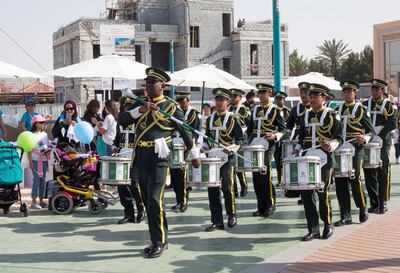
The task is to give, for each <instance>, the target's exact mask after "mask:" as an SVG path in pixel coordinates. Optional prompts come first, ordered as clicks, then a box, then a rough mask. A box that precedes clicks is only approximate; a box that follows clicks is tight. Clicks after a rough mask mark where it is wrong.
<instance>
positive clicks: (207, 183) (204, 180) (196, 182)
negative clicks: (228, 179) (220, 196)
mask: <svg viewBox="0 0 400 273" xmlns="http://www.w3.org/2000/svg"><path fill="white" fill-rule="evenodd" d="M220 168H221V159H219V158H202V159H201V165H200V167H199V168H197V169H196V168H195V167H193V166H192V165H191V164H188V169H189V170H188V175H187V182H188V184H189V186H190V187H192V188H195V189H201V190H204V189H206V188H214V187H221V177H220Z"/></svg>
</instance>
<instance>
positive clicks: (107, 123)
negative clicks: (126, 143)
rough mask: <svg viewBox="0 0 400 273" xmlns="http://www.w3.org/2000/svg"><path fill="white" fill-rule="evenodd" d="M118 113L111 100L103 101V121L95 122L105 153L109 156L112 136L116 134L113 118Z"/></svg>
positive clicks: (115, 123) (115, 105)
mask: <svg viewBox="0 0 400 273" xmlns="http://www.w3.org/2000/svg"><path fill="white" fill-rule="evenodd" d="M117 115H118V110H117V104H116V103H115V102H113V101H112V100H107V101H106V102H105V106H104V110H103V118H104V122H101V121H98V122H97V123H96V125H97V130H98V132H99V133H100V134H101V135H102V139H103V141H104V143H105V147H106V149H105V155H106V156H111V154H112V147H113V143H114V138H115V136H116V134H117V121H116V120H115V118H116V117H117Z"/></svg>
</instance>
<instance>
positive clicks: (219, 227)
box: [204, 224, 225, 232]
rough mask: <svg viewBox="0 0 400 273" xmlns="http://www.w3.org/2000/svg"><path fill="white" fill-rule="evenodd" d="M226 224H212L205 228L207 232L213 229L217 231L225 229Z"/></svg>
mask: <svg viewBox="0 0 400 273" xmlns="http://www.w3.org/2000/svg"><path fill="white" fill-rule="evenodd" d="M224 229H225V227H224V224H218V225H217V224H211V225H209V226H208V227H206V228H205V229H204V230H205V231H207V232H211V231H216V230H224Z"/></svg>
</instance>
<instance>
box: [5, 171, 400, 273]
mask: <svg viewBox="0 0 400 273" xmlns="http://www.w3.org/2000/svg"><path fill="white" fill-rule="evenodd" d="M392 170H393V173H392V174H393V181H394V183H393V187H392V189H393V190H392V192H393V194H392V196H393V198H392V201H391V202H398V201H399V199H400V197H399V195H400V187H399V186H400V184H399V183H398V181H399V178H400V173H399V165H393V166H392ZM250 185H251V183H250ZM331 193H332V196H333V201H332V204H333V208H334V214H333V220H334V221H336V220H338V217H339V216H338V205H337V201H336V198H335V191H334V188H333V189H332V191H331ZM278 195H279V196H280V197H279V198H278V203H277V212H276V213H275V214H274V215H273V217H271V218H269V219H267V218H254V217H252V216H251V213H252V212H253V211H254V210H255V207H256V203H255V202H256V201H255V196H254V193H253V192H252V191H251V192H250V194H249V196H247V197H246V198H244V199H243V198H241V199H237V210H238V223H239V224H238V226H237V227H235V228H233V229H227V230H225V231H217V232H213V233H206V232H203V228H204V227H205V226H206V225H207V224H209V221H210V213H209V211H208V199H207V193H206V192H192V193H191V195H190V198H189V209H188V211H187V212H185V213H184V214H176V213H174V212H172V211H170V210H169V207H171V206H172V205H174V201H175V198H174V194H173V192H171V191H169V192H167V193H166V199H165V200H166V204H167V208H168V209H167V218H168V224H169V243H170V246H169V249H168V250H167V251H166V252H165V253H164V255H163V256H162V257H161V258H158V259H152V260H148V259H144V258H143V254H142V250H143V248H144V247H145V246H147V245H148V244H149V241H148V238H149V236H148V231H147V224H146V223H145V222H143V223H141V224H126V225H116V224H115V223H116V221H117V220H118V219H119V218H120V217H121V216H122V208H121V206H120V205H115V206H110V207H109V208H108V209H106V210H105V211H103V212H101V214H100V215H96V216H93V215H91V214H90V213H89V212H88V209H87V207H82V208H79V209H77V210H76V211H74V213H73V214H70V215H67V216H58V215H53V214H52V213H51V212H48V211H46V210H42V211H31V215H30V216H29V217H28V218H24V217H21V214H20V213H17V212H13V213H11V214H10V215H9V216H7V217H4V216H3V215H2V214H1V215H0V246H1V249H2V251H1V254H0V272H2V273H3V272H4V273H6V272H7V273H8V272H143V273H146V272H175V273H186V272H191V273H196V272H231V273H234V272H241V271H243V270H244V269H246V268H248V267H250V266H252V265H253V264H255V263H259V262H262V261H264V260H265V259H266V258H268V257H271V256H273V255H276V254H278V253H280V252H282V251H284V250H286V249H288V248H289V247H291V246H293V245H294V244H297V243H298V242H299V241H298V240H299V238H300V237H301V236H302V235H304V234H305V233H306V231H307V230H306V222H305V218H304V213H303V207H302V206H298V205H297V199H285V198H282V197H281V191H280V190H279V191H278ZM389 205H390V204H389ZM353 208H355V205H354V204H353ZM389 208H390V207H389ZM15 209H17V208H15ZM353 219H354V220H355V221H357V220H358V211H357V210H354V215H353ZM226 220H227V218H225V222H226ZM321 229H322V225H321Z"/></svg>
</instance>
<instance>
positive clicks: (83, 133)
mask: <svg viewBox="0 0 400 273" xmlns="http://www.w3.org/2000/svg"><path fill="white" fill-rule="evenodd" d="M74 134H75V137H76V138H77V139H78V140H79V142H81V143H83V144H89V143H90V142H92V140H93V137H94V130H93V127H92V125H91V124H90V123H89V122H86V121H83V120H81V119H80V118H78V120H77V122H76V124H75V129H74Z"/></svg>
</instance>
